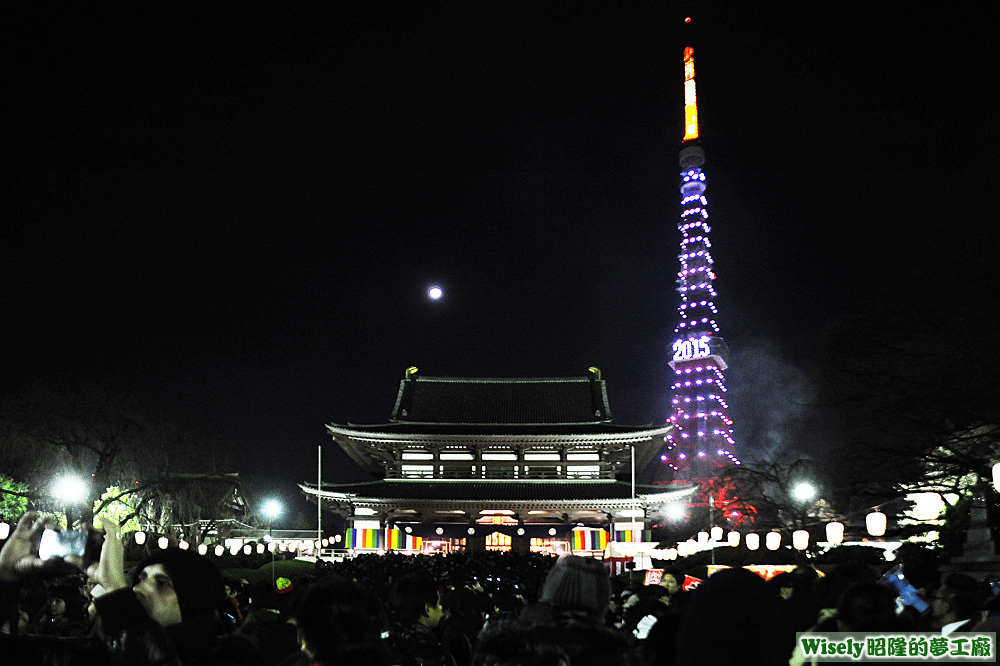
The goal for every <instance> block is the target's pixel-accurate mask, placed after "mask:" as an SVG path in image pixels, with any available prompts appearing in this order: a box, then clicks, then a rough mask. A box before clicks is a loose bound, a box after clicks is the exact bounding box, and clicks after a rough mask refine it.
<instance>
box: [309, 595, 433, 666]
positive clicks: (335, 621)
mask: <svg viewBox="0 0 1000 666" xmlns="http://www.w3.org/2000/svg"><path fill="white" fill-rule="evenodd" d="M435 594H437V590H436V589H435ZM295 625H296V626H297V627H298V630H299V641H300V642H301V644H302V650H303V652H305V653H306V654H307V655H308V656H309V657H310V659H313V660H315V661H319V662H323V663H344V664H358V665H359V666H361V665H365V666H368V665H376V664H387V663H388V661H389V659H388V653H387V652H386V649H385V647H384V645H383V644H382V641H381V638H380V636H379V632H380V630H381V627H382V606H381V603H380V602H379V600H378V599H377V598H376V597H375V595H373V594H372V593H371V592H369V591H368V590H367V589H365V588H363V587H361V586H360V585H358V584H357V583H354V582H349V581H344V580H339V579H332V580H328V581H326V582H323V583H320V584H318V585H316V586H314V587H311V588H310V589H309V591H308V592H307V593H306V594H305V596H304V597H303V599H302V603H301V604H299V607H298V609H297V610H296V612H295Z"/></svg>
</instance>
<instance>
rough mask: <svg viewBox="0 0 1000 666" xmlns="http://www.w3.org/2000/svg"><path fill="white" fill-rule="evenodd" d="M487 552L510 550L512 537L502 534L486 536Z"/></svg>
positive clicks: (496, 533) (495, 533)
mask: <svg viewBox="0 0 1000 666" xmlns="http://www.w3.org/2000/svg"><path fill="white" fill-rule="evenodd" d="M486 550H500V551H504V552H506V551H509V550H510V537H509V536H507V535H506V534H502V533H501V532H494V533H493V534H487V535H486Z"/></svg>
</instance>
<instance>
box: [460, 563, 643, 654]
mask: <svg viewBox="0 0 1000 666" xmlns="http://www.w3.org/2000/svg"><path fill="white" fill-rule="evenodd" d="M610 599H611V581H610V579H609V578H608V572H607V570H606V569H605V568H604V565H603V564H601V562H599V561H597V560H595V559H594V558H590V557H578V556H576V555H566V556H564V557H561V558H560V559H559V560H558V561H557V562H556V564H555V566H553V567H552V570H551V571H549V575H548V577H547V578H546V579H545V583H544V584H543V585H542V590H541V593H540V595H539V603H537V604H535V605H533V606H528V607H527V608H525V609H524V610H523V611H522V612H521V615H520V618H519V619H518V621H517V623H516V624H514V625H513V626H512V625H510V624H504V625H501V626H497V627H495V628H491V627H489V625H488V626H487V628H486V629H484V630H483V634H481V635H480V638H479V642H478V644H477V646H476V664H481V665H482V666H509V665H512V664H567V665H569V666H605V665H606V664H616V666H631V665H633V664H638V663H640V662H639V656H638V653H637V652H636V651H635V647H634V645H633V644H632V641H631V637H629V636H626V635H625V634H624V633H622V632H620V631H618V630H616V629H613V628H611V627H608V626H606V625H605V624H604V617H605V614H606V613H607V610H608V602H609V601H610Z"/></svg>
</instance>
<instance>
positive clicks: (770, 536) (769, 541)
mask: <svg viewBox="0 0 1000 666" xmlns="http://www.w3.org/2000/svg"><path fill="white" fill-rule="evenodd" d="M764 545H765V546H767V549H768V550H778V548H780V547H781V532H768V533H767V536H765V537H764Z"/></svg>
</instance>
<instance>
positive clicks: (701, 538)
mask: <svg viewBox="0 0 1000 666" xmlns="http://www.w3.org/2000/svg"><path fill="white" fill-rule="evenodd" d="M698 543H700V544H702V545H705V544H707V543H708V532H698Z"/></svg>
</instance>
